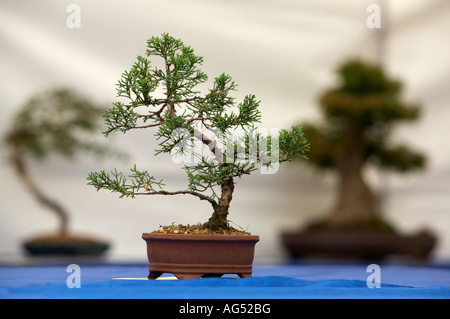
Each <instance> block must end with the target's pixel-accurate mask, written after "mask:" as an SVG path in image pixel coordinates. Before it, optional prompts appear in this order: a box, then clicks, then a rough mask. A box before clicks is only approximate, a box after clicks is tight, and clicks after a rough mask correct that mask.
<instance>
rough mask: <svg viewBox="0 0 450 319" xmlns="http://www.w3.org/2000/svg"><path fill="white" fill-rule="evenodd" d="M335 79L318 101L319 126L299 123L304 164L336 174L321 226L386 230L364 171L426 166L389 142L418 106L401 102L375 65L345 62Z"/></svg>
mask: <svg viewBox="0 0 450 319" xmlns="http://www.w3.org/2000/svg"><path fill="white" fill-rule="evenodd" d="M338 76H339V83H338V84H337V85H336V86H335V87H334V88H331V89H329V90H326V91H325V92H324V93H323V94H322V95H321V97H320V110H321V112H322V114H323V117H324V123H323V124H322V125H319V124H311V123H305V124H303V129H304V132H305V134H306V135H307V136H308V139H309V140H310V141H311V143H312V144H313V145H314V148H313V150H312V151H311V154H310V161H308V163H310V164H311V165H314V166H315V167H317V168H319V169H328V170H331V171H334V172H335V173H336V174H337V176H338V185H337V201H336V204H335V206H334V208H333V209H332V211H331V214H330V215H329V217H328V219H327V220H326V222H325V225H326V226H328V227H338V228H339V227H340V228H346V227H347V228H348V227H362V228H368V227H369V228H370V227H376V228H379V229H380V228H381V229H385V230H388V229H391V227H390V226H389V225H388V224H387V223H386V222H385V221H384V220H383V218H382V216H381V212H380V211H379V209H378V207H379V205H378V203H377V197H376V196H375V194H374V193H373V191H372V190H371V188H370V186H369V185H368V183H367V181H366V180H365V179H364V177H363V171H364V169H365V168H366V167H367V166H368V165H375V166H376V167H380V168H383V169H385V170H392V171H395V172H401V173H405V172H410V171H413V170H417V169H421V168H423V167H424V166H425V157H424V155H422V154H420V153H418V152H415V151H413V150H411V149H410V148H408V147H407V146H405V145H403V144H399V145H394V144H393V143H391V141H390V139H389V134H390V133H391V131H392V129H393V127H394V125H395V124H397V123H402V122H408V121H412V120H415V119H417V118H418V116H419V114H420V112H419V107H418V106H416V105H413V104H408V103H406V102H404V101H403V100H402V99H401V93H402V85H401V83H400V82H399V81H398V80H394V79H391V78H389V77H388V76H387V74H386V73H385V72H384V70H383V69H381V68H380V67H379V66H377V65H371V64H369V63H365V62H362V61H358V60H354V61H349V62H347V63H345V64H343V65H342V66H341V67H340V68H339V70H338ZM391 230H392V229H391Z"/></svg>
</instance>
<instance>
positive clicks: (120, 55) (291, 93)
mask: <svg viewBox="0 0 450 319" xmlns="http://www.w3.org/2000/svg"><path fill="white" fill-rule="evenodd" d="M71 3H74V4H76V5H78V6H79V8H80V10H81V11H80V22H81V24H80V28H69V27H68V26H67V24H66V20H67V18H68V17H69V15H70V13H68V12H67V11H66V10H67V7H68V6H69V4H71ZM371 3H376V1H375V0H373V1H352V0H320V1H317V0H306V1H294V0H282V1H279V0H277V1H275V0H272V1H269V0H267V1H251V0H245V1H217V0H216V1H211V0H210V1H206V0H196V1H182V0H178V1H176V0H170V1H139V0H131V1H99V0H97V1H84V0H72V1H60V0H58V1H57V0H42V1H31V0H29V1H24V0H19V1H17V0H15V1H1V2H0V70H1V72H0V83H1V86H0V90H1V91H0V114H1V116H0V134H3V133H4V132H5V130H6V128H7V126H8V122H9V120H10V119H11V117H12V116H13V114H14V112H15V111H16V110H17V109H18V108H19V107H20V106H21V105H22V104H23V103H24V102H25V101H26V100H27V99H28V98H29V97H30V96H31V95H32V94H34V93H37V92H40V91H42V90H44V89H49V88H52V87H54V86H68V87H72V88H74V89H76V90H78V91H79V92H81V93H82V94H84V95H86V96H87V97H89V98H91V99H93V100H95V101H97V102H99V103H105V104H107V105H109V104H110V103H111V102H112V101H114V99H115V96H116V92H115V84H116V82H117V80H118V79H119V78H120V75H121V73H122V72H123V71H124V70H126V69H128V68H129V67H130V66H131V64H132V63H133V62H134V61H135V59H136V56H137V55H142V54H144V53H145V48H146V39H148V38H149V37H151V36H154V35H160V34H161V33H162V32H169V33H170V34H171V35H173V36H175V37H177V38H181V39H182V40H183V41H184V42H185V43H186V44H188V45H190V46H192V47H193V48H194V50H195V51H196V53H197V54H199V55H201V56H203V57H204V64H203V70H204V71H205V72H206V73H207V74H208V75H209V77H210V79H212V78H213V77H215V76H217V75H219V74H220V73H222V72H226V73H228V74H230V75H231V76H232V77H233V79H234V80H235V82H236V83H238V85H239V87H238V88H239V92H238V93H237V96H238V98H239V97H242V96H244V95H245V94H248V93H253V94H255V95H256V96H257V98H258V99H260V100H261V101H262V102H261V112H262V123H261V127H265V128H285V127H288V126H290V125H292V124H295V123H296V122H299V121H304V120H313V119H316V118H318V116H319V113H318V108H317V96H318V94H319V93H320V92H321V91H322V90H323V89H325V88H326V87H328V86H329V85H332V83H333V80H334V69H335V68H336V67H337V66H338V65H339V63H341V62H342V61H343V60H345V59H347V58H349V57H354V56H362V57H367V58H369V57H373V56H374V54H375V50H374V48H375V46H374V32H375V30H374V29H369V28H368V27H367V25H366V19H367V17H368V15H369V13H367V12H366V8H367V6H368V5H369V4H371ZM385 4H386V7H383V8H382V9H383V10H382V12H381V13H382V16H381V17H382V27H383V26H384V25H383V23H384V22H387V21H386V20H383V19H384V18H386V17H389V34H388V38H387V43H386V44H387V46H386V52H385V57H384V63H385V66H386V68H387V70H388V72H389V73H390V74H391V75H392V76H395V77H398V78H400V79H401V80H402V81H403V82H404V83H405V92H404V93H405V99H407V100H411V101H415V102H418V103H421V104H422V106H423V116H422V117H421V119H420V120H419V121H417V122H416V123H414V124H412V125H408V126H404V127H401V128H399V129H398V130H397V131H396V136H395V137H396V138H398V139H399V140H402V141H405V142H407V143H410V144H411V146H413V147H414V148H416V149H419V150H422V151H424V152H426V153H427V154H428V159H429V166H428V168H427V170H426V171H425V172H423V173H417V174H411V175H408V176H397V175H393V174H389V175H386V174H382V175H380V174H378V173H377V172H374V171H369V172H368V174H369V177H370V178H371V180H372V183H373V186H374V188H375V189H377V190H384V194H385V195H386V197H385V200H384V202H383V207H384V211H385V216H386V218H387V219H389V220H391V221H392V222H393V223H394V224H395V225H396V226H397V228H398V229H400V230H402V231H404V232H405V233H409V232H415V231H417V230H419V229H422V228H426V229H430V230H432V231H434V232H435V233H436V234H437V235H438V236H439V243H438V246H437V247H436V250H435V256H436V258H448V257H450V199H449V190H450V185H449V183H450V148H449V143H448V136H449V135H450V128H449V121H450V107H449V102H450V93H449V88H450V87H449V85H450V61H449V57H450V41H449V40H450V3H449V2H448V1H446V0H444V1H438V0H436V1H429V0H414V1H412V0H391V1H389V0H385ZM383 21H384V22H383ZM99 138H100V139H101V138H102V137H101V134H100V133H99ZM108 143H112V144H114V145H117V146H123V147H124V149H125V150H126V151H128V152H129V153H130V155H131V159H130V160H129V161H128V162H126V163H123V162H116V161H114V160H107V161H104V162H98V161H96V160H94V159H91V158H82V159H80V160H78V161H76V162H73V163H70V162H69V163H67V162H65V161H63V160H61V159H60V158H56V157H55V158H51V159H50V160H49V161H48V162H45V163H34V162H33V163H30V165H31V168H32V173H33V177H34V178H35V179H36V181H37V182H39V183H40V185H41V186H42V188H43V191H45V192H46V193H48V194H52V195H53V196H54V198H55V199H59V200H60V202H61V204H63V205H64V206H66V207H67V208H68V210H69V211H70V213H71V224H70V228H71V230H73V231H74V232H79V233H86V234H89V235H95V236H98V237H100V238H103V239H106V240H109V241H110V242H111V244H112V249H111V250H110V253H109V255H110V256H111V257H112V258H119V259H120V258H122V259H139V260H141V259H142V260H144V259H145V258H146V256H145V247H144V241H143V240H142V239H141V238H140V236H141V233H142V232H149V231H152V230H153V229H155V228H157V227H158V226H159V225H160V224H162V225H165V224H171V223H172V222H175V223H177V224H178V223H191V224H194V223H198V222H203V221H206V219H207V218H208V217H209V214H210V212H211V209H210V207H209V206H208V204H207V203H204V202H200V201H198V200H197V199H196V198H190V197H189V196H187V197H177V198H174V197H171V198H166V197H151V198H149V197H146V198H136V199H119V198H118V196H116V195H114V194H110V193H108V192H107V191H101V192H96V191H95V189H93V188H92V187H88V186H86V176H87V174H88V173H89V172H90V171H93V170H100V169H111V168H114V167H118V168H121V169H123V170H127V169H128V168H129V167H132V166H133V164H134V163H136V164H138V167H140V168H141V169H148V170H149V171H150V172H152V174H153V175H155V176H156V177H160V178H164V179H165V182H166V184H167V187H168V189H173V190H178V189H184V188H185V186H186V184H187V183H186V179H185V176H184V172H183V171H182V170H181V169H180V167H177V166H175V165H174V164H173V163H172V162H171V161H170V158H167V157H166V158H164V157H160V158H159V157H158V158H154V157H152V154H153V151H152V145H154V139H153V136H152V134H151V132H132V133H129V134H128V133H127V134H126V135H121V134H117V135H116V136H114V137H113V138H111V139H110V140H108ZM0 155H1V158H0V160H1V165H0V194H1V195H0V196H1V197H0V257H1V258H8V256H15V255H20V253H21V250H20V244H21V242H22V241H23V240H24V239H26V238H27V237H30V236H33V235H36V234H39V233H44V232H48V231H53V230H54V229H56V225H57V224H56V220H55V219H54V217H53V216H52V215H51V214H50V213H48V212H47V211H45V210H44V209H43V208H41V207H40V206H38V205H37V204H36V203H35V202H34V201H33V199H32V198H31V196H30V195H29V194H28V193H27V192H26V191H25V190H24V189H23V188H22V186H21V185H20V184H19V182H18V181H17V180H16V179H15V176H14V174H13V172H12V170H11V169H10V167H9V166H8V164H7V161H6V153H5V152H4V150H3V149H1V154H0ZM333 182H334V180H333V176H331V175H317V174H315V173H313V172H311V171H309V170H308V169H306V168H305V167H304V166H302V165H300V164H287V165H284V166H282V167H281V168H280V170H279V172H278V173H277V174H274V175H259V174H255V175H252V176H250V177H245V178H243V179H242V180H239V181H238V184H237V185H236V192H235V195H234V197H233V202H232V207H231V215H230V219H231V220H232V221H233V222H235V223H236V224H237V225H239V226H241V227H243V228H248V230H249V231H251V232H252V233H255V234H259V235H260V236H261V242H260V243H259V244H258V245H257V251H256V258H257V260H279V259H280V258H283V257H284V256H285V252H284V250H283V247H282V246H281V244H280V240H279V234H280V232H281V231H284V230H287V229H296V228H298V227H301V226H302V225H304V223H306V222H307V221H309V220H311V219H312V218H316V217H318V216H322V215H323V214H325V213H326V212H327V209H329V207H330V205H331V204H332V200H333Z"/></svg>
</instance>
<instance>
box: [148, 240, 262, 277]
mask: <svg viewBox="0 0 450 319" xmlns="http://www.w3.org/2000/svg"><path fill="white" fill-rule="evenodd" d="M142 238H143V239H144V240H145V241H146V243H147V256H148V261H149V276H148V278H149V279H156V278H158V277H159V276H161V275H162V274H163V273H172V274H173V275H174V276H175V277H177V278H178V279H189V278H200V277H207V276H214V277H220V276H222V275H223V274H237V275H238V276H239V277H241V278H244V277H250V276H251V275H252V263H253V258H254V251H255V245H256V243H257V242H258V241H259V236H246V235H177V234H156V233H143V234H142Z"/></svg>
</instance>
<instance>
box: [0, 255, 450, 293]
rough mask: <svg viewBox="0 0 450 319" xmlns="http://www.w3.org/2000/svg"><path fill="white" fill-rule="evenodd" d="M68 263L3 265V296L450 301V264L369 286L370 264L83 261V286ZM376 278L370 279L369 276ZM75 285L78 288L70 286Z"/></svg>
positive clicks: (400, 268)
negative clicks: (175, 268) (188, 275)
mask: <svg viewBox="0 0 450 319" xmlns="http://www.w3.org/2000/svg"><path fill="white" fill-rule="evenodd" d="M67 266H68V265H47V266H21V267H17V266H3V267H0V298H2V299H35V298H39V299H72V298H76V299H118V298H120V299H134V298H138V299H247V300H248V299H253V300H256V299H450V266H448V265H438V266H436V265H435V266H421V265H395V264H379V267H380V268H379V270H380V272H379V280H380V288H376V287H375V288H369V286H368V279H370V278H369V276H370V275H371V272H368V270H367V266H368V263H366V264H332V263H325V264H317V263H313V264H310V263H287V264H278V265H258V264H256V265H254V269H253V277H251V278H244V279H239V278H238V277H237V276H234V275H225V276H224V277H222V278H201V279H190V280H171V279H174V277H173V276H172V275H170V274H165V275H163V277H162V278H161V279H162V280H146V279H145V278H146V276H147V274H148V273H147V270H148V267H147V265H146V264H144V263H143V264H99V265H95V264H86V265H83V264H80V265H79V266H80V268H79V273H78V274H79V278H78V279H79V288H77V287H73V284H72V285H68V279H69V281H70V278H69V276H71V275H72V274H74V273H72V272H71V271H69V272H68V269H67ZM369 281H370V280H369ZM69 286H72V288H70V287H69Z"/></svg>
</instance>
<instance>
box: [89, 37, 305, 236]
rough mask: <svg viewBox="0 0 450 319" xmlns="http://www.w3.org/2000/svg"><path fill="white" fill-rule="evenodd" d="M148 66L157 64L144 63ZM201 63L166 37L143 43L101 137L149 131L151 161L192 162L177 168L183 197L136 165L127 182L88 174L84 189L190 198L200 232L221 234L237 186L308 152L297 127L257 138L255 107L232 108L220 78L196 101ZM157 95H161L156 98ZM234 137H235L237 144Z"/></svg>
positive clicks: (227, 81) (252, 102)
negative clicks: (200, 219)
mask: <svg viewBox="0 0 450 319" xmlns="http://www.w3.org/2000/svg"><path fill="white" fill-rule="evenodd" d="M153 58H154V59H155V62H156V64H153V61H151V60H150V59H153ZM158 62H159V63H160V64H159V65H158V64H157V63H158ZM202 62H203V58H202V57H201V56H198V55H196V54H195V53H194V50H193V49H192V48H191V47H189V46H187V45H185V44H184V43H183V42H182V41H181V40H179V39H175V38H173V37H172V36H170V35H169V34H166V33H164V34H162V36H161V37H152V38H150V39H149V40H148V41H147V50H146V56H145V57H143V56H138V57H137V61H136V62H135V63H134V64H133V66H132V67H131V69H130V70H129V71H125V72H124V73H123V74H122V77H121V78H120V80H119V82H118V83H117V93H118V97H121V98H124V101H119V102H115V103H113V106H112V108H110V109H109V110H107V111H105V113H104V118H105V123H106V125H107V130H106V131H105V132H104V135H105V136H108V135H109V134H110V133H112V132H123V133H126V132H127V131H129V130H135V129H155V131H156V132H155V133H154V135H155V137H156V139H157V140H159V141H160V143H159V146H158V148H157V149H156V150H155V155H158V154H161V153H167V154H171V155H172V156H175V155H180V154H181V155H183V154H184V155H186V154H191V155H190V156H191V158H193V159H195V161H192V162H190V163H187V164H186V165H185V166H184V167H183V169H184V170H185V172H186V174H187V178H188V186H187V189H184V190H177V191H169V190H166V189H164V188H163V187H164V186H165V185H164V184H163V182H162V180H159V179H157V178H155V177H154V176H152V175H151V174H150V173H149V172H148V171H146V170H143V171H142V170H138V169H137V168H136V165H135V166H134V167H133V168H131V174H129V175H128V176H127V175H126V174H124V173H122V172H118V171H117V170H114V171H110V172H109V173H107V172H105V171H101V172H93V173H91V174H89V176H88V180H89V183H88V184H89V185H92V186H94V187H95V188H96V189H97V190H99V189H107V190H111V191H113V192H117V193H119V194H120V196H121V197H124V196H125V197H134V196H136V195H165V196H171V195H189V196H195V197H197V198H198V199H200V200H204V201H206V202H209V204H211V206H212V215H211V217H210V218H209V220H208V221H207V222H205V223H204V224H203V225H202V227H203V228H205V229H209V230H213V231H221V230H228V229H230V228H232V227H231V226H230V225H229V222H228V214H229V208H230V203H231V200H232V198H233V192H234V190H235V181H236V178H241V177H242V176H244V175H248V174H250V173H251V172H253V171H255V170H257V169H258V167H257V165H259V164H260V165H264V166H265V167H268V168H270V167H272V166H273V165H274V164H275V163H281V162H285V161H292V160H293V159H295V158H297V157H304V156H305V152H306V151H307V150H308V147H309V145H308V143H307V141H306V139H305V137H304V135H303V132H302V129H301V128H300V127H297V126H295V127H292V128H291V129H290V130H285V129H282V130H280V131H279V136H267V135H265V134H262V133H261V132H259V131H258V130H257V129H256V127H255V123H257V122H259V121H260V112H259V110H258V107H259V104H260V101H258V100H257V99H256V97H255V96H254V95H247V96H245V97H244V99H243V101H242V102H241V103H239V104H237V103H236V101H235V98H234V97H232V96H231V95H230V94H231V93H232V92H233V91H235V90H236V87H237V85H236V84H235V83H234V82H233V81H232V78H231V77H230V76H229V75H227V74H225V73H223V74H221V75H219V76H218V77H216V78H215V79H214V81H213V85H212V88H211V89H209V90H208V92H204V93H203V94H202V93H201V91H200V89H199V87H200V85H202V84H203V83H205V82H207V80H208V77H207V75H206V74H205V73H204V72H202V71H201V70H200V69H199V67H200V65H201V64H202ZM160 89H161V90H162V91H163V92H162V93H161V94H160V95H157V93H158V92H160V91H161V90H160ZM158 90H159V91H158ZM238 129H239V130H240V132H241V134H240V135H239V136H238V138H236V132H237V131H238ZM199 150H200V151H199ZM130 179H131V181H130Z"/></svg>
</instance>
